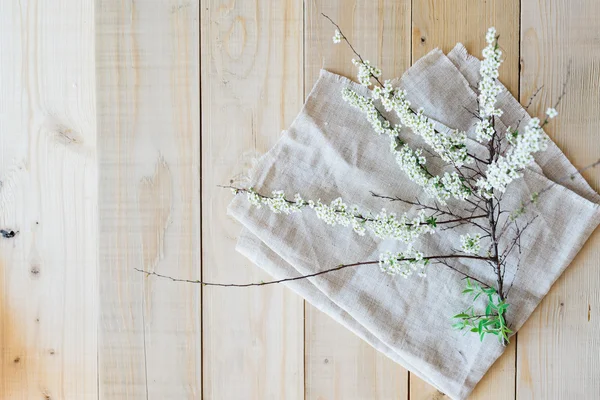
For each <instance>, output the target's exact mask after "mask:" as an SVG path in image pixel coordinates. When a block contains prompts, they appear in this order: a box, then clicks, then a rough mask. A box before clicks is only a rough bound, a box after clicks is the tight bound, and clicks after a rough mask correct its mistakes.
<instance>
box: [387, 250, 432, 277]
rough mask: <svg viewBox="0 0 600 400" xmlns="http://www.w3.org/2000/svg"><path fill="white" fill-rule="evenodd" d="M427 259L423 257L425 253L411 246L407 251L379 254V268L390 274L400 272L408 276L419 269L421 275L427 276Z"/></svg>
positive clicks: (403, 275)
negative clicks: (425, 270)
mask: <svg viewBox="0 0 600 400" xmlns="http://www.w3.org/2000/svg"><path fill="white" fill-rule="evenodd" d="M426 265H427V260H424V259H423V253H421V252H419V251H417V250H415V249H413V248H412V246H409V247H408V248H407V249H406V250H405V251H403V252H400V253H392V252H390V251H388V252H386V253H382V254H380V255H379V268H381V270H382V271H383V272H385V273H388V274H390V275H397V274H400V275H401V276H402V277H404V278H408V277H409V276H411V275H412V274H413V273H414V272H415V271H419V276H421V277H425V276H426V275H425V272H424V271H423V270H424V269H425V266H426Z"/></svg>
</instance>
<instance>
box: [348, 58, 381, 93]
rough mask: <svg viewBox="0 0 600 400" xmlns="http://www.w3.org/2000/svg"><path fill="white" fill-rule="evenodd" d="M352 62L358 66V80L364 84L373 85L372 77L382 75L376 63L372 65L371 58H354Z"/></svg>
mask: <svg viewBox="0 0 600 400" xmlns="http://www.w3.org/2000/svg"><path fill="white" fill-rule="evenodd" d="M352 64H354V65H356V67H358V74H357V77H358V81H359V82H360V84H361V85H363V86H366V87H369V86H371V78H372V77H374V78H379V77H380V76H381V70H380V69H379V68H377V67H375V66H374V65H371V63H370V62H369V60H365V61H364V62H362V61H360V60H356V59H354V58H353V59H352Z"/></svg>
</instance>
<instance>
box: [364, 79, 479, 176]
mask: <svg viewBox="0 0 600 400" xmlns="http://www.w3.org/2000/svg"><path fill="white" fill-rule="evenodd" d="M373 97H374V98H376V99H377V98H379V99H381V104H383V106H384V107H385V110H386V111H392V110H393V111H394V112H395V113H396V115H398V118H399V119H400V122H401V124H402V125H404V126H406V127H407V128H410V129H411V130H412V131H413V132H414V133H415V134H416V135H419V136H421V137H422V138H423V139H424V140H425V143H427V144H428V145H429V146H430V147H431V148H432V149H433V150H435V151H436V152H437V153H438V154H439V155H440V157H441V159H442V160H444V161H446V162H449V163H453V164H455V165H456V166H457V167H460V166H462V165H463V164H468V163H471V162H472V161H473V159H472V158H471V157H469V156H468V154H467V144H466V143H467V134H466V133H465V132H461V131H458V130H453V131H451V132H450V133H442V132H438V131H436V130H435V127H434V124H433V122H432V121H430V120H429V118H427V117H426V116H425V114H424V111H423V109H419V111H417V112H416V113H415V112H414V111H413V110H412V109H411V108H410V106H411V104H410V101H408V100H407V99H406V91H405V90H396V89H393V88H392V85H391V83H390V82H389V81H386V82H385V84H384V87H383V88H379V87H377V88H375V89H373Z"/></svg>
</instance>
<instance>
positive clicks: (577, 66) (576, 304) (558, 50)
mask: <svg viewBox="0 0 600 400" xmlns="http://www.w3.org/2000/svg"><path fill="white" fill-rule="evenodd" d="M599 21H600V4H599V3H598V2H596V1H592V0H587V1H579V2H575V3H572V2H568V1H559V0H552V1H546V2H524V3H523V9H522V12H521V27H522V30H521V49H522V55H521V58H522V71H521V74H522V78H521V101H522V102H523V101H526V100H527V98H529V97H530V96H531V94H532V93H533V92H534V91H535V90H536V88H537V87H538V86H541V85H543V89H542V91H541V92H540V94H539V95H538V96H537V98H536V99H535V101H534V103H533V104H532V107H531V109H530V112H531V113H532V114H533V115H543V113H544V111H545V109H546V107H547V106H548V105H549V104H552V103H553V102H554V101H555V99H556V98H557V96H558V95H559V94H560V93H561V92H562V86H563V82H564V81H565V80H566V79H567V75H568V71H569V70H570V77H569V79H568V82H567V92H566V96H565V98H564V101H563V103H562V104H561V105H560V106H559V108H558V110H559V113H560V114H559V117H558V118H557V119H556V120H555V121H556V123H553V124H550V126H549V128H548V129H547V130H546V132H548V134H549V135H550V137H552V139H553V140H554V141H555V142H556V143H557V144H558V146H559V147H560V148H561V149H562V150H563V151H564V153H565V154H566V155H567V157H568V158H569V159H570V160H571V161H572V162H573V164H574V165H575V166H576V167H583V166H585V165H588V164H590V163H592V162H594V161H595V160H597V159H598V158H600V144H599V141H598V139H599V134H598V128H597V126H598V115H599V111H600V105H599V104H600V82H599V80H598V66H599V65H600V52H599V51H598V45H599V44H600V42H599V41H598V30H599V29H600V22H599ZM584 177H585V178H586V179H587V181H588V182H589V183H590V184H591V186H592V187H593V188H594V189H595V190H596V191H598V190H600V170H598V168H596V169H594V170H590V171H586V172H584ZM599 264H600V231H599V230H598V229H597V230H596V231H595V233H594V234H592V237H591V238H590V239H589V240H588V242H587V243H586V244H585V246H584V247H583V249H582V250H581V252H580V253H579V254H578V255H577V257H576V258H575V259H574V260H573V262H572V263H571V265H570V266H569V267H568V268H567V270H566V272H565V273H564V274H563V276H562V277H561V278H559V279H558V281H557V282H556V284H555V285H554V286H553V288H552V289H551V290H550V293H549V294H548V295H547V296H546V298H544V300H543V301H542V303H541V305H540V306H539V307H538V309H537V310H536V311H535V312H534V314H533V315H532V317H531V318H530V319H529V321H528V322H527V323H526V324H525V326H524V327H523V328H522V329H521V330H520V331H519V342H518V358H517V362H518V363H517V398H518V399H542V398H543V399H566V398H573V399H575V398H581V399H596V398H600V383H599V381H598V379H597V376H598V371H599V370H600V358H599V357H598V354H600V340H599V337H600V323H599V322H598V321H599V320H600V313H599V312H598V310H600V294H599V293H600V290H599V289H600V275H599V274H598V265H599Z"/></svg>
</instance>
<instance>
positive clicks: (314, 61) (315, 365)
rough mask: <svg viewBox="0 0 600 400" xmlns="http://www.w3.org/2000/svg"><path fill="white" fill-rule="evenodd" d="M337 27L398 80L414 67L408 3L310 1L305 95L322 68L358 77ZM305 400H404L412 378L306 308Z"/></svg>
mask: <svg viewBox="0 0 600 400" xmlns="http://www.w3.org/2000/svg"><path fill="white" fill-rule="evenodd" d="M321 13H325V14H326V15H328V16H330V17H331V18H332V19H333V20H334V21H336V22H337V23H338V24H339V25H340V27H341V28H342V30H343V32H344V34H345V35H347V36H348V38H349V39H350V40H351V42H352V44H353V45H354V47H355V48H356V49H357V50H358V51H359V52H360V53H361V55H362V56H363V57H364V58H366V59H369V60H371V61H372V62H373V63H375V64H376V65H378V66H379V67H381V68H382V70H383V71H384V74H385V76H386V77H390V78H392V77H395V76H398V75H400V74H401V73H402V72H403V71H404V70H406V69H407V68H408V66H409V63H410V1H408V0H406V1H391V0H390V1H387V0H386V1H381V2H379V3H378V5H373V3H372V2H370V1H366V0H359V1H352V2H348V1H341V0H340V1H308V2H306V26H305V45H306V48H305V74H306V80H305V89H304V90H305V93H308V92H309V91H310V89H311V88H312V86H313V85H314V83H315V82H316V80H317V78H318V76H319V70H320V69H321V68H325V69H328V70H330V71H332V72H336V73H339V74H342V75H345V76H348V77H355V76H356V70H355V67H354V66H353V65H352V63H351V59H352V58H353V57H354V56H353V54H352V52H351V51H350V50H349V49H348V47H347V46H345V45H344V44H339V45H334V44H333V42H332V39H331V38H332V36H333V33H334V30H335V28H334V27H333V26H332V25H331V24H330V22H329V21H327V20H326V19H325V18H324V17H323V16H322V15H321ZM305 332H306V333H305V337H306V355H305V357H306V399H310V400H312V399H343V400H347V399H374V400H376V399H386V400H388V399H406V398H408V372H407V371H406V370H405V369H404V368H402V367H400V366H399V365H397V364H395V363H394V362H392V361H391V360H389V359H388V358H387V357H386V356H384V355H383V354H381V353H379V352H378V351H376V350H375V349H373V348H372V347H371V346H369V345H368V344H366V343H365V342H364V341H362V340H361V339H359V338H358V337H357V336H355V335H354V334H353V333H351V332H350V331H348V330H347V329H346V328H344V327H342V326H341V325H339V324H337V323H336V322H334V321H333V320H332V319H331V318H329V317H328V316H327V315H325V314H324V313H322V312H320V311H319V310H317V309H316V308H314V307H312V306H311V305H309V304H307V307H306V328H305Z"/></svg>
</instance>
